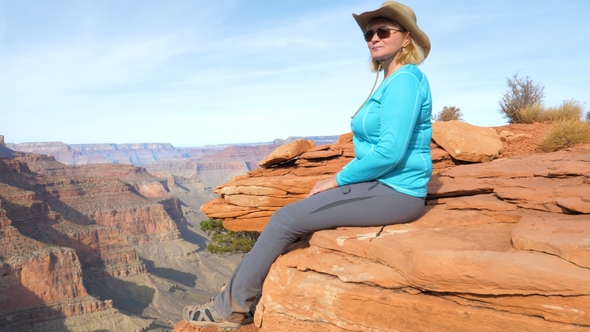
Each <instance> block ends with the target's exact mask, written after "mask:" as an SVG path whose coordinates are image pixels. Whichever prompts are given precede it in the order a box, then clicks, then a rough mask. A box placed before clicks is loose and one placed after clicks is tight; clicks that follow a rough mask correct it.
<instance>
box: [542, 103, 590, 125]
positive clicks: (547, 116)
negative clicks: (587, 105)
mask: <svg viewBox="0 0 590 332" xmlns="http://www.w3.org/2000/svg"><path fill="white" fill-rule="evenodd" d="M582 114H584V105H582V103H580V102H579V101H577V100H573V99H570V100H564V101H563V102H562V103H561V105H560V106H559V107H557V108H548V109H547V110H545V112H543V116H542V120H543V121H549V122H557V121H565V120H580V118H581V117H582Z"/></svg>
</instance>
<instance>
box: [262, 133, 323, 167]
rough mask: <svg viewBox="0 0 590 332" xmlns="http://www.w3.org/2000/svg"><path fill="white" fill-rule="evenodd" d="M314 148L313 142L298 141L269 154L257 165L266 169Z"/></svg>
mask: <svg viewBox="0 0 590 332" xmlns="http://www.w3.org/2000/svg"><path fill="white" fill-rule="evenodd" d="M314 146H315V143H314V142H313V141H308V140H305V139H300V140H297V141H295V142H292V143H289V144H285V145H283V146H280V147H278V148H276V149H275V150H274V151H273V152H271V153H270V154H269V155H268V156H267V157H266V158H264V159H263V160H262V161H261V162H260V163H259V164H258V166H260V167H268V166H271V165H276V164H278V163H282V162H285V161H288V160H291V159H293V158H295V157H297V156H299V155H301V154H302V153H303V152H305V151H307V150H309V149H310V148H312V147H314Z"/></svg>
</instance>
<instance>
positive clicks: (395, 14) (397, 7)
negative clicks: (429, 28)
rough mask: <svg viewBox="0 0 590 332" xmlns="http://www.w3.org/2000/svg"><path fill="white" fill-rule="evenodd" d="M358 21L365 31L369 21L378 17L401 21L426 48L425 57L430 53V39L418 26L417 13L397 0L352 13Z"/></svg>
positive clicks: (418, 42) (419, 43)
mask: <svg viewBox="0 0 590 332" xmlns="http://www.w3.org/2000/svg"><path fill="white" fill-rule="evenodd" d="M352 16H353V17H354V19H355V20H356V23H358V25H359V27H360V28H361V30H362V31H363V32H365V30H366V29H367V27H368V25H369V22H371V20H372V19H374V18H376V17H385V18H388V19H391V20H394V21H395V22H397V23H399V24H400V25H401V26H402V27H404V29H406V30H408V31H409V32H410V36H412V39H414V41H415V42H416V43H417V44H418V45H420V47H422V49H423V50H424V58H426V57H427V56H428V53H430V39H428V36H427V35H426V34H425V33H424V31H422V30H420V28H418V24H417V21H416V14H414V11H413V10H412V9H410V7H408V6H406V5H403V4H401V3H399V2H395V1H385V2H384V3H383V4H382V5H381V7H380V8H379V9H377V10H373V11H370V12H364V13H362V14H359V15H357V14H352Z"/></svg>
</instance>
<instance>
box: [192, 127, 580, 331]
mask: <svg viewBox="0 0 590 332" xmlns="http://www.w3.org/2000/svg"><path fill="white" fill-rule="evenodd" d="M453 148H454V149H457V148H458V147H456V146H453ZM459 149H460V147H459ZM350 158H352V145H351V144H350V141H349V140H348V139H347V137H346V136H343V137H341V140H340V141H339V142H337V143H336V144H334V145H330V146H320V147H316V148H310V149H308V150H307V151H305V152H303V153H302V154H300V155H299V156H296V157H294V158H293V159H291V160H289V161H284V160H283V161H281V163H280V164H274V165H273V166H270V167H268V168H264V169H259V170H256V171H252V172H249V173H248V174H247V175H245V176H241V177H237V178H234V179H233V180H232V181H230V182H228V183H226V184H223V185H221V186H219V187H218V189H217V192H218V193H219V194H220V198H219V199H217V200H214V201H212V202H209V203H208V204H206V205H205V206H203V208H202V209H203V211H204V212H205V213H207V214H208V215H209V216H211V217H214V218H219V219H223V220H224V225H225V226H226V227H228V228H230V229H233V230H237V231H239V230H260V229H262V228H263V227H264V225H265V224H266V222H267V221H268V218H269V216H270V215H271V214H272V211H274V210H276V209H278V208H279V207H280V206H282V205H284V204H287V203H289V202H291V201H294V200H297V199H300V198H302V197H303V196H304V195H305V194H306V193H307V192H308V191H309V189H310V188H311V186H312V185H313V183H315V181H317V180H318V179H322V178H324V177H326V176H329V175H331V174H333V173H334V172H335V171H337V170H339V169H340V167H342V165H344V164H345V163H347V162H348V160H350ZM481 161H485V162H484V163H475V164H465V163H463V164H460V162H457V161H455V160H454V159H453V158H451V157H449V154H448V153H445V151H441V150H438V148H437V149H435V150H433V163H434V168H435V175H434V176H433V178H432V181H431V182H430V185H429V193H428V198H427V206H426V208H425V211H424V214H423V215H422V216H421V217H420V218H418V219H417V220H415V221H414V222H412V223H408V224H401V225H391V226H386V227H369V228H339V229H335V230H325V231H319V232H316V233H314V234H313V235H312V236H311V238H310V239H309V240H308V241H302V242H300V243H298V244H296V245H294V246H293V248H292V249H291V251H289V252H288V253H286V254H285V255H283V256H281V257H280V258H279V259H278V260H277V262H276V263H275V264H274V265H273V266H272V268H271V271H270V274H269V276H268V277H267V278H266V281H265V284H264V288H263V295H262V299H261V301H260V303H259V305H258V307H257V311H256V324H257V326H258V327H259V328H260V330H261V331H273V332H280V331H301V330H306V331H590V261H589V260H588V257H590V242H589V238H590V233H588V230H589V229H590V216H589V214H590V199H589V198H588V193H590V145H584V146H579V147H577V148H572V149H569V150H566V151H560V152H555V153H547V154H534V155H526V156H517V157H509V158H503V159H496V160H494V161H488V160H484V159H482V160H481ZM183 328H186V327H183ZM188 330H190V329H188Z"/></svg>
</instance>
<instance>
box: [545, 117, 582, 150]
mask: <svg viewBox="0 0 590 332" xmlns="http://www.w3.org/2000/svg"><path fill="white" fill-rule="evenodd" d="M589 140H590V124H588V123H584V122H582V121H580V120H579V119H575V120H572V119H569V120H562V121H557V122H554V123H553V124H552V125H551V127H549V129H548V130H547V132H546V133H545V135H544V137H543V140H542V141H541V149H543V151H545V152H552V151H558V150H562V149H566V148H569V147H571V146H574V145H577V144H580V143H584V142H586V141H589Z"/></svg>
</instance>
